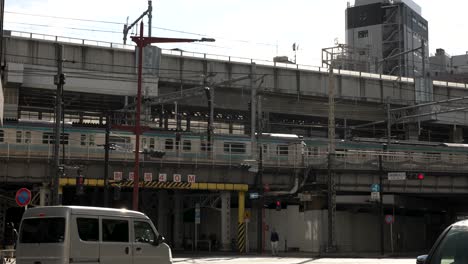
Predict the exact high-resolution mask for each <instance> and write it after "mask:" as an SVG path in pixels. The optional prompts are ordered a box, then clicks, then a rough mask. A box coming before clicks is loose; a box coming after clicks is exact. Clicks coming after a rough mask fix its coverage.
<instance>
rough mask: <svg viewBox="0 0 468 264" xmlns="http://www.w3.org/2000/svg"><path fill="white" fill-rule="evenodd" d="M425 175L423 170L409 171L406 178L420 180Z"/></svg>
mask: <svg viewBox="0 0 468 264" xmlns="http://www.w3.org/2000/svg"><path fill="white" fill-rule="evenodd" d="M425 177H426V175H425V174H424V173H423V172H410V173H408V176H407V179H408V180H419V181H422V180H424V178H425Z"/></svg>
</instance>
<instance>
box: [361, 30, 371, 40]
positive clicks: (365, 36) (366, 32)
mask: <svg viewBox="0 0 468 264" xmlns="http://www.w3.org/2000/svg"><path fill="white" fill-rule="evenodd" d="M367 37H369V31H368V30H362V31H359V32H358V38H367Z"/></svg>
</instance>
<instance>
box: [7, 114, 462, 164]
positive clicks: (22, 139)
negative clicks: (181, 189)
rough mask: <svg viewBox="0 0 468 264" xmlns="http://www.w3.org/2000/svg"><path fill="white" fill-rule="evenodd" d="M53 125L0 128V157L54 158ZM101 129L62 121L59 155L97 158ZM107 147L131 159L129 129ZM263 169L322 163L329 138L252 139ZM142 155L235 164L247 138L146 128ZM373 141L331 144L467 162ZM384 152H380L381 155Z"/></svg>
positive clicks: (340, 151)
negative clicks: (159, 155)
mask: <svg viewBox="0 0 468 264" xmlns="http://www.w3.org/2000/svg"><path fill="white" fill-rule="evenodd" d="M53 128H54V124H53V123H52V122H43V121H29V120H18V121H6V122H5V123H4V124H3V127H1V128H0V157H17V158H28V159H41V158H42V159H44V158H53V155H54V142H55V135H54V132H53V131H54V129H53ZM105 133H106V129H105V126H103V125H83V124H75V123H66V124H64V125H63V126H62V127H61V138H60V144H61V157H62V158H65V159H68V160H102V159H103V157H104V144H105ZM109 137H110V143H111V144H112V146H113V148H112V151H111V153H110V157H111V159H113V160H128V161H131V160H133V158H134V151H135V150H134V148H135V147H134V146H135V135H134V134H133V132H131V131H130V130H122V129H114V128H113V129H111V132H110V135H109ZM256 138H257V143H258V144H256V145H257V146H258V150H257V151H261V152H262V160H263V162H264V165H265V166H279V167H301V166H302V167H304V166H308V165H314V164H323V163H324V162H326V160H327V155H328V140H327V139H326V138H307V137H304V138H302V137H299V136H287V135H284V134H283V135H282V134H278V135H275V134H262V136H261V137H256ZM140 140H141V142H140V146H141V150H142V152H143V154H146V153H150V152H151V151H153V150H155V151H158V152H160V153H164V155H163V156H161V157H158V158H153V157H150V156H147V155H142V158H143V159H147V160H149V161H153V162H186V163H216V164H220V165H238V164H241V163H242V162H243V161H245V160H252V144H251V137H250V136H249V135H239V134H235V135H234V134H215V135H214V137H213V144H212V145H210V144H208V142H207V135H206V133H192V132H186V131H185V132H184V131H170V130H169V131H167V130H158V129H151V130H146V131H144V132H143V134H142V135H141V138H140ZM385 143H386V141H385V140H381V139H372V138H353V139H351V140H340V139H337V140H336V152H335V159H336V160H337V161H345V162H348V163H354V164H358V163H366V162H369V161H371V160H375V159H376V157H377V156H378V155H384V158H385V160H386V161H388V162H393V163H395V164H398V163H404V162H415V163H419V164H430V165H435V164H446V165H447V167H448V168H451V167H452V168H453V167H454V166H455V165H456V166H464V164H465V163H467V164H468V162H467V161H468V145H467V144H451V143H441V142H419V141H394V140H393V141H392V142H391V144H390V145H388V146H387V145H386V144H385ZM382 153H383V154H382Z"/></svg>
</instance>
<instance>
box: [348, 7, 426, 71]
mask: <svg viewBox="0 0 468 264" xmlns="http://www.w3.org/2000/svg"><path fill="white" fill-rule="evenodd" d="M428 40H429V35H428V22H427V20H426V19H424V18H423V17H422V15H421V7H419V6H418V5H417V4H416V3H414V2H413V1H411V0H394V1H391V0H356V2H355V5H354V6H351V5H348V8H347V9H346V44H347V45H348V46H350V47H353V48H361V49H367V50H368V54H366V51H365V50H363V51H361V52H360V53H359V54H356V55H355V58H354V59H355V60H369V58H370V59H371V60H372V61H371V62H370V65H373V66H372V67H371V71H373V72H377V73H382V74H388V75H397V76H405V77H416V76H423V72H424V71H425V69H424V68H425V67H427V66H426V65H425V63H423V62H427V61H424V60H423V56H424V57H426V58H427V54H428V52H429V49H428ZM422 45H424V50H421V49H420V50H417V51H413V52H408V51H411V50H414V49H417V48H420V47H422ZM403 52H408V53H406V54H402V55H399V54H401V53H403Z"/></svg>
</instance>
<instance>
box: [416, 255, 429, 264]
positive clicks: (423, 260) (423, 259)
mask: <svg viewBox="0 0 468 264" xmlns="http://www.w3.org/2000/svg"><path fill="white" fill-rule="evenodd" d="M426 260H427V255H422V256H419V257H417V258H416V264H424V263H426Z"/></svg>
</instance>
